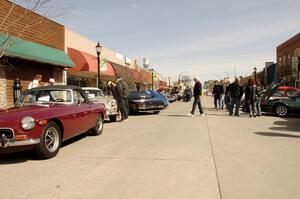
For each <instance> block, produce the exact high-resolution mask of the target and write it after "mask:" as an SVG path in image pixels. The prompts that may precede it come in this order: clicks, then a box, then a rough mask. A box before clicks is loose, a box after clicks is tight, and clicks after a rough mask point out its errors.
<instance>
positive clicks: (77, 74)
mask: <svg viewBox="0 0 300 199" xmlns="http://www.w3.org/2000/svg"><path fill="white" fill-rule="evenodd" d="M67 51H68V55H69V57H70V58H71V60H72V61H73V62H74V64H75V67H74V68H70V69H68V78H67V84H69V85H77V86H82V87H97V85H98V60H97V57H96V56H94V55H91V54H89V53H86V52H82V51H80V50H77V49H73V48H68V50H67ZM115 77H116V73H115V69H114V68H113V66H112V65H111V64H110V63H109V62H108V61H106V60H105V59H101V62H100V82H101V88H105V87H106V86H105V85H107V82H108V81H115Z"/></svg>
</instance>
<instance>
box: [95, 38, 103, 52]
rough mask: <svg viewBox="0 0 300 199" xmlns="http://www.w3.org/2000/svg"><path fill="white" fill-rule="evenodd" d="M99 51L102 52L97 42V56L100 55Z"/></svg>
mask: <svg viewBox="0 0 300 199" xmlns="http://www.w3.org/2000/svg"><path fill="white" fill-rule="evenodd" d="M101 51H102V46H101V45H100V43H99V41H98V43H97V45H96V52H97V55H100V53H101Z"/></svg>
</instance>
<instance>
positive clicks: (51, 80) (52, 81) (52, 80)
mask: <svg viewBox="0 0 300 199" xmlns="http://www.w3.org/2000/svg"><path fill="white" fill-rule="evenodd" d="M54 85H55V79H54V78H50V79H49V81H48V83H46V84H45V86H54Z"/></svg>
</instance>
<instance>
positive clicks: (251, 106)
mask: <svg viewBox="0 0 300 199" xmlns="http://www.w3.org/2000/svg"><path fill="white" fill-rule="evenodd" d="M247 104H248V107H249V112H250V115H256V101H251V100H247Z"/></svg>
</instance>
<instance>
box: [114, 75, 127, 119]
mask: <svg viewBox="0 0 300 199" xmlns="http://www.w3.org/2000/svg"><path fill="white" fill-rule="evenodd" d="M128 94H129V90H128V85H127V83H126V82H125V81H124V80H123V79H122V78H121V77H117V85H116V97H117V103H118V108H119V110H120V112H121V115H122V121H127V120H128V112H129V108H128V99H127V98H128Z"/></svg>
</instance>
